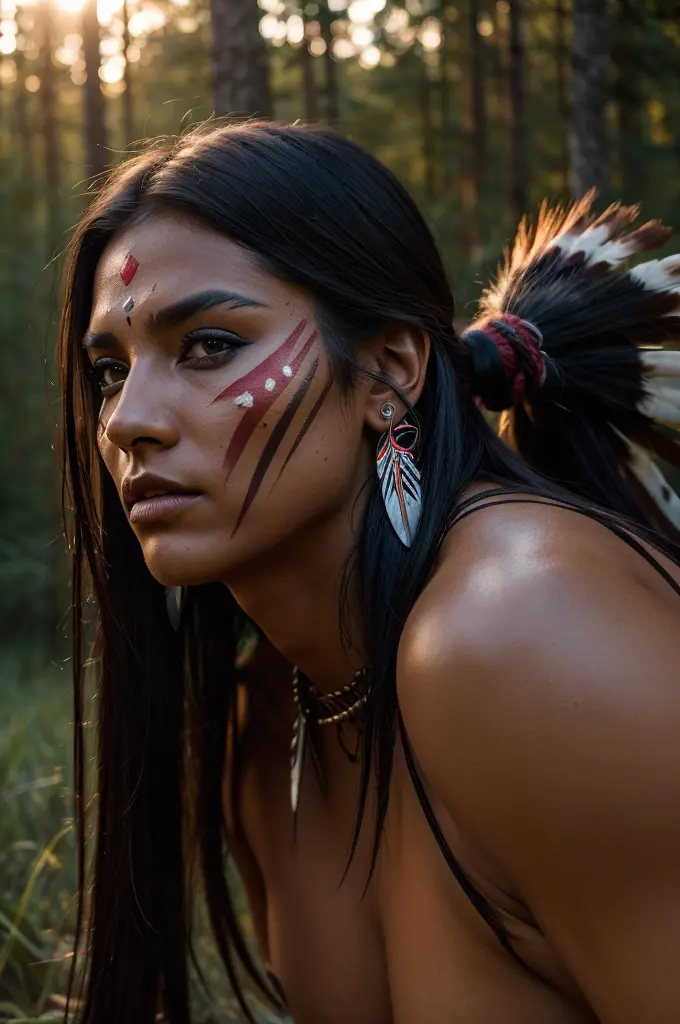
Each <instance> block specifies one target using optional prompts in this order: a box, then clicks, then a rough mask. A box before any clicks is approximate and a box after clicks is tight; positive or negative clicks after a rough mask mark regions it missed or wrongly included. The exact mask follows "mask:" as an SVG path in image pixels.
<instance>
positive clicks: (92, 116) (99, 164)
mask: <svg viewBox="0 0 680 1024" xmlns="http://www.w3.org/2000/svg"><path fill="white" fill-rule="evenodd" d="M99 37H100V32H99V20H98V18H97V0H85V6H84V7H83V57H84V59H85V74H86V75H87V80H86V82H85V85H84V86H83V99H84V103H85V119H84V120H85V125H84V128H85V161H86V165H87V168H86V169H87V174H88V175H96V174H101V172H102V171H104V170H105V169H106V166H107V164H108V153H107V137H106V121H105V108H104V94H103V93H102V90H101V85H100V82H99V67H100V56H99V41H100V38H99Z"/></svg>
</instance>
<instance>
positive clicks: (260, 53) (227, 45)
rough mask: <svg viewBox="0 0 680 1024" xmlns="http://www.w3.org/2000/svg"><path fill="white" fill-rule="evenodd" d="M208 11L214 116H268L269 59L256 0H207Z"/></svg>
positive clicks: (269, 106) (269, 105)
mask: <svg viewBox="0 0 680 1024" xmlns="http://www.w3.org/2000/svg"><path fill="white" fill-rule="evenodd" d="M210 12H211V22H212V88H213V105H214V108H215V113H216V114H217V115H218V117H222V116H224V115H226V114H233V115H235V116H241V117H242V116H246V117H253V116H257V117H271V115H272V111H273V104H272V97H271V90H270V85H269V58H268V55H267V48H266V44H265V41H264V39H263V38H262V35H261V34H260V10H259V8H258V6H257V0H211V2H210Z"/></svg>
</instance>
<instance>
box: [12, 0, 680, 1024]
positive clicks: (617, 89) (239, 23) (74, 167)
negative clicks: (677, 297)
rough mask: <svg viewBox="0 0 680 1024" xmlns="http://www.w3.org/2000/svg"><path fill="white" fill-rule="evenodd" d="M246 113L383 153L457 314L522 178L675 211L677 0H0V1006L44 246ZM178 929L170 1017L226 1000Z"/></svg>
mask: <svg viewBox="0 0 680 1024" xmlns="http://www.w3.org/2000/svg"><path fill="white" fill-rule="evenodd" d="M253 116H257V117H265V118H270V117H275V118H277V119H281V120H283V121H287V122H290V121H295V120H298V119H301V120H303V121H306V122H321V123H324V124H328V125H332V126H335V127H337V128H338V130H340V131H341V132H342V133H344V134H346V135H348V136H349V137H350V138H352V139H354V140H356V141H358V142H360V143H362V144H363V145H365V146H366V147H367V148H369V149H370V150H371V151H372V152H373V153H375V154H376V155H377V156H378V157H379V158H380V159H381V160H383V161H384V162H385V163H386V164H387V165H388V166H389V167H390V168H391V169H392V170H394V171H395V172H396V173H397V174H398V175H399V176H400V178H401V179H402V180H403V181H404V183H405V184H406V185H407V187H408V188H409V189H410V191H411V192H412V194H413V195H414V197H415V198H416V200H417V201H418V203H419V205H420V206H421V208H422V210H423V211H424V213H425V214H426V216H427V218H428V221H429V223H430V224H431V225H432V228H433V230H434V232H435V234H436V237H437V239H438V241H439V243H440V245H441V247H442V250H443V252H444V254H445V257H446V260H447V264H448V267H449V269H450V273H451V278H452V281H453V284H454V290H455V294H456V297H457V304H458V316H459V318H460V320H461V322H462V323H464V322H465V320H467V319H471V318H472V315H473V312H474V302H475V299H476V297H477V296H478V295H479V292H480V290H481V287H482V286H483V284H484V283H485V282H486V280H487V279H488V277H489V276H490V275H491V274H492V273H493V271H494V269H495V266H496V264H497V262H498V260H499V258H500V257H501V255H502V251H503V248H504V246H506V245H507V244H508V242H509V241H510V239H511V238H512V235H513V232H514V230H515V228H516V226H517V223H518V221H519V220H520V218H521V216H522V215H523V214H524V213H529V214H534V213H535V212H536V210H537V208H538V205H539V203H540V201H541V200H542V199H543V198H545V197H548V198H551V199H558V200H568V199H569V198H570V197H578V196H580V195H582V194H583V193H584V192H586V191H587V190H589V189H591V188H596V189H597V190H598V192H599V199H598V203H599V204H601V205H602V206H604V205H605V204H606V203H608V202H609V201H611V200H613V199H622V200H624V201H625V202H628V203H640V204H641V205H642V208H643V213H644V214H645V215H646V217H648V218H660V219H662V220H664V221H665V222H666V223H668V224H670V225H672V226H674V227H675V228H676V229H677V228H680V3H676V2H675V0H310V2H308V3H306V4H304V5H303V6H300V5H299V4H298V2H297V0H0V350H1V351H2V357H3V373H2V375H1V376H0V391H1V400H0V422H1V425H2V436H3V443H2V445H1V446H0V579H1V581H2V586H1V587H0V633H1V634H2V648H1V650H2V660H1V662H0V664H1V669H2V672H1V674H0V1020H5V1019H6V1020H35V1019H40V1020H44V1021H47V1020H57V1019H62V1018H61V1016H60V1015H59V1010H60V1007H61V1006H62V997H63V992H64V987H65V977H66V971H67V966H68V960H69V951H70V939H71V937H72V934H73V928H74V917H75V905H74V896H73V893H74V890H75V867H74V862H73V860H74V858H73V844H72V831H71V816H72V813H73V808H72V803H71V796H70V788H69V779H70V737H69V720H70V717H69V716H70V705H69V701H70V664H69V649H68V635H67V634H68V623H69V595H68V581H69V567H68V561H67V557H66V551H65V545H64V541H63V536H62V527H61V518H60V516H61V509H60V505H61V492H60V485H59V452H58V431H59V415H60V412H59V393H58V388H57V385H56V374H55V364H54V349H55V342H56V333H57V327H58V320H59V303H60V280H59V279H60V272H61V262H62V260H61V254H62V252H63V249H64V246H65V244H66V242H67V240H68V237H69V233H70V230H71V228H72V226H73V225H74V224H75V223H76V222H77V220H78V217H79V215H80V214H81V212H82V211H83V209H84V208H85V207H86V205H87V203H88V198H89V196H90V194H91V190H92V188H93V187H94V185H95V183H96V181H97V178H98V177H99V176H101V175H104V174H105V173H106V171H107V169H108V168H109V167H111V166H113V165H116V164H118V163H119V162H120V161H122V160H124V159H125V156H126V153H130V152H135V151H137V150H138V149H139V148H141V147H144V146H148V145H153V140H155V139H159V138H165V137H167V136H176V135H180V134H181V133H182V132H183V131H186V130H187V128H189V127H191V126H194V125H196V124H199V123H203V122H206V121H210V120H215V119H222V118H226V119H245V118H249V117H253ZM671 244H672V243H671ZM198 936H199V937H198V948H199V953H200V955H201V957H202V958H203V961H204V963H205V964H206V965H207V966H206V974H207V976H208V979H209V980H211V981H213V982H214V984H211V995H208V994H207V993H206V992H205V991H203V990H201V988H200V986H197V992H196V1002H195V1020H196V1021H197V1022H205V1024H208V1022H217V1021H222V1020H228V1019H238V1015H237V1011H236V1009H235V1008H234V1003H233V1000H232V999H231V997H230V994H229V991H228V990H227V988H226V986H225V983H224V981H223V980H222V978H221V975H220V973H219V970H218V968H217V959H216V955H215V952H214V950H213V949H212V947H211V944H210V941H209V938H208V935H207V931H206V929H205V928H203V927H202V923H201V921H200V920H199V922H198ZM263 1019H264V1018H263ZM269 1019H272V1020H273V1019H274V1018H271V1017H270V1018H269Z"/></svg>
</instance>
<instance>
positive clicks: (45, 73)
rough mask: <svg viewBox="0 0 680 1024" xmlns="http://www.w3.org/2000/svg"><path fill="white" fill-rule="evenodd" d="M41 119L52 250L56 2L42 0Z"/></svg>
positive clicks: (55, 222)
mask: <svg viewBox="0 0 680 1024" xmlns="http://www.w3.org/2000/svg"><path fill="white" fill-rule="evenodd" d="M40 21H41V39H40V92H39V99H40V120H41V128H42V137H43V159H44V173H43V178H44V182H45V186H46V189H45V202H46V204H47V236H48V237H47V244H48V249H49V250H50V251H51V249H52V247H53V246H54V245H55V244H56V240H57V234H58V231H59V189H60V186H61V175H60V168H59V158H60V154H59V125H58V123H57V97H56V90H55V81H54V65H53V63H52V51H53V49H54V27H55V2H54V0H42V4H41V7H40Z"/></svg>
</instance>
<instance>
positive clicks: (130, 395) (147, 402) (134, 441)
mask: <svg viewBox="0 0 680 1024" xmlns="http://www.w3.org/2000/svg"><path fill="white" fill-rule="evenodd" d="M171 395H172V391H171V388H169V387H168V386H167V382H166V383H165V384H164V383H163V381H162V380H160V379H159V375H158V374H154V373H153V372H152V371H151V369H150V368H147V369H144V368H142V367H141V366H140V365H139V364H138V365H137V366H135V367H134V368H131V369H130V371H129V373H128V375H127V377H126V379H125V383H124V385H123V389H122V391H121V393H120V395H119V397H118V401H117V402H116V407H115V409H114V410H113V412H112V413H111V415H110V416H109V418H108V420H107V421H106V426H105V427H104V431H103V434H104V437H105V438H106V439H107V440H108V441H109V442H110V443H111V444H113V445H115V446H116V447H117V448H120V449H121V450H122V451H125V452H129V451H132V450H133V449H135V448H139V447H140V446H141V445H144V444H150V445H157V446H159V447H163V448H171V447H172V446H173V445H175V444H177V441H178V440H179V428H178V423H177V418H176V416H175V415H174V414H173V409H172V397H171Z"/></svg>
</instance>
